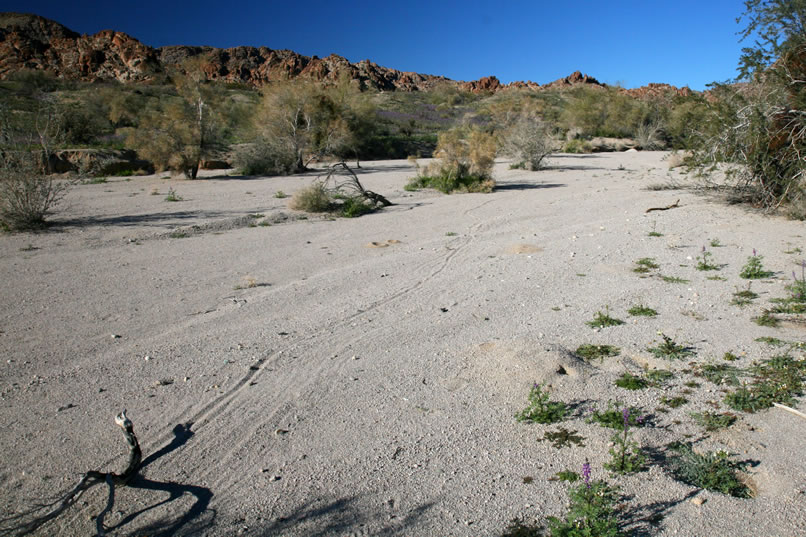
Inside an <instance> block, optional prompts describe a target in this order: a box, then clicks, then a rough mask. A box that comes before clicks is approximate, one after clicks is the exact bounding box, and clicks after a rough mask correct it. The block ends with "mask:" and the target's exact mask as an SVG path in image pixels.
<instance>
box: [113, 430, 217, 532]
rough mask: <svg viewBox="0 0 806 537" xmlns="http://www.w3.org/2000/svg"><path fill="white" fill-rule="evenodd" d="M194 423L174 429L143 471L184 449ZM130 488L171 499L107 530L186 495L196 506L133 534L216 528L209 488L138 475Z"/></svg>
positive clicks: (143, 465) (144, 465)
mask: <svg viewBox="0 0 806 537" xmlns="http://www.w3.org/2000/svg"><path fill="white" fill-rule="evenodd" d="M192 426H193V423H192V422H188V423H180V424H178V425H176V426H175V427H174V428H173V434H174V437H173V439H172V440H171V441H170V442H169V443H168V444H167V445H165V446H163V447H162V448H161V449H159V450H158V451H155V452H154V453H152V454H151V455H149V456H148V457H146V458H145V459H143V462H142V463H141V465H140V470H142V469H143V468H145V467H147V466H148V465H150V464H152V463H153V462H154V461H156V460H157V459H160V458H162V457H164V456H166V455H168V454H169V453H171V452H173V451H175V450H177V449H179V448H180V447H182V446H184V445H185V444H186V443H187V442H188V441H189V440H190V439H191V438H192V437H193V434H194V433H193V431H192V430H191V427H192ZM128 488H130V489H141V490H149V491H157V492H165V493H167V494H168V497H167V498H165V499H164V500H161V501H158V502H156V503H154V504H152V505H149V506H148V507H145V508H143V509H140V510H139V511H136V512H134V513H131V514H129V515H127V516H126V517H124V518H123V519H121V520H120V521H119V522H117V523H116V524H114V525H112V526H108V527H107V529H109V530H113V529H118V528H121V527H123V526H125V525H127V524H130V523H131V522H133V521H134V520H135V519H136V518H137V517H139V516H140V515H142V514H144V513H147V512H148V511H151V510H152V509H156V508H158V507H161V506H167V505H168V504H170V503H172V502H174V501H176V500H178V499H180V498H182V497H184V496H186V495H189V496H192V497H193V498H194V500H193V504H192V505H191V506H190V507H189V508H188V509H187V510H186V511H184V512H180V513H179V514H178V515H175V516H172V517H163V518H161V519H160V520H158V521H156V522H152V523H149V524H148V525H147V526H145V527H142V528H139V529H138V530H137V531H136V532H135V533H132V535H150V536H154V537H156V536H169V535H171V536H174V535H193V534H196V533H198V532H199V531H201V530H202V529H205V528H209V527H211V526H212V525H213V523H214V521H215V518H216V512H215V511H214V510H212V509H209V505H210V500H212V498H213V493H212V491H211V490H210V489H208V488H205V487H200V486H196V485H186V484H181V483H174V482H171V481H154V480H151V479H147V478H145V477H143V476H142V475H141V474H139V473H138V475H137V476H135V477H134V479H132V481H130V482H129V483H128Z"/></svg>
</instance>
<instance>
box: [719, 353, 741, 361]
mask: <svg viewBox="0 0 806 537" xmlns="http://www.w3.org/2000/svg"><path fill="white" fill-rule="evenodd" d="M722 359H723V360H725V361H726V362H735V361H736V360H738V359H739V357H738V356H736V355H735V354H733V353H732V352H730V351H728V352H726V353H725V354H723V355H722Z"/></svg>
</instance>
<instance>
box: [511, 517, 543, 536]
mask: <svg viewBox="0 0 806 537" xmlns="http://www.w3.org/2000/svg"><path fill="white" fill-rule="evenodd" d="M501 537H543V527H542V526H541V525H540V524H539V523H537V522H527V521H526V520H525V519H524V518H521V517H518V518H514V519H512V520H511V521H510V523H509V524H508V525H507V527H506V529H504V533H502V534H501Z"/></svg>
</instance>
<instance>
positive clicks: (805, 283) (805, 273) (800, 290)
mask: <svg viewBox="0 0 806 537" xmlns="http://www.w3.org/2000/svg"><path fill="white" fill-rule="evenodd" d="M792 280H793V281H792V283H791V284H789V285H787V286H786V289H787V291H789V296H788V297H787V298H779V299H776V300H775V301H774V302H776V303H777V304H778V305H777V306H775V307H774V308H773V312H775V313H794V314H800V313H806V260H804V261H801V262H800V279H798V275H797V274H796V273H795V271H792Z"/></svg>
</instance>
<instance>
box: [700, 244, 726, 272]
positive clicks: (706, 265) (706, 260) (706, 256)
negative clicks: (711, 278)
mask: <svg viewBox="0 0 806 537" xmlns="http://www.w3.org/2000/svg"><path fill="white" fill-rule="evenodd" d="M712 257H713V254H712V253H711V252H709V251H708V250H706V249H705V246H703V247H702V255H698V256H697V265H696V268H697V270H719V269H720V267H719V265H716V264H714V262H713V261H712V260H711V258H712Z"/></svg>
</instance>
